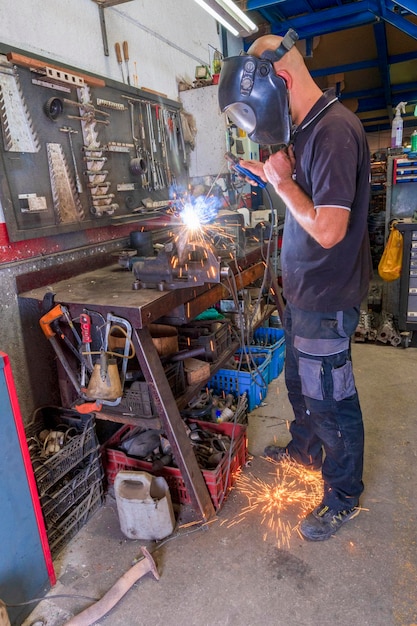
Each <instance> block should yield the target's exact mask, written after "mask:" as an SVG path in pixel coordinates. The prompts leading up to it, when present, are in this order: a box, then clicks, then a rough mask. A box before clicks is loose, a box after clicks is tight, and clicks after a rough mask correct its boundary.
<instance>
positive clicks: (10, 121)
mask: <svg viewBox="0 0 417 626" xmlns="http://www.w3.org/2000/svg"><path fill="white" fill-rule="evenodd" d="M0 67H1V72H0V120H1V125H2V128H3V139H4V149H5V150H6V151H8V152H30V153H35V152H39V150H40V143H39V140H38V137H37V134H36V132H35V130H34V128H33V123H32V119H31V117H30V114H29V111H28V108H27V106H26V103H25V99H24V96H23V92H22V89H21V87H20V83H19V77H18V74H17V72H16V71H15V69H14V67H13V66H12V64H11V63H8V62H7V61H4V60H1V62H0Z"/></svg>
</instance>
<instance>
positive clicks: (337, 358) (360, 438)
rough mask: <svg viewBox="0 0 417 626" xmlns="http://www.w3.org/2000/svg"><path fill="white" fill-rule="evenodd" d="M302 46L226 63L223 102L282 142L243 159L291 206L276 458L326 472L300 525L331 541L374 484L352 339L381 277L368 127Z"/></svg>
mask: <svg viewBox="0 0 417 626" xmlns="http://www.w3.org/2000/svg"><path fill="white" fill-rule="evenodd" d="M297 39H298V36H297V33H295V32H294V31H293V30H290V31H288V33H287V34H286V35H285V37H283V38H282V37H277V36H274V35H266V36H263V37H260V38H259V39H257V40H256V41H255V42H254V43H253V44H252V46H251V47H250V48H249V51H248V54H247V55H242V56H239V57H230V58H228V59H225V60H224V62H223V66H222V71H221V75H220V83H219V105H220V108H221V110H222V111H223V112H225V113H226V114H227V115H228V116H229V117H230V119H231V120H232V121H233V122H234V123H235V124H236V125H237V126H238V127H239V128H242V129H243V130H244V131H246V133H247V134H248V136H249V137H250V138H251V139H252V140H253V141H255V142H257V143H260V144H267V145H269V146H271V147H273V150H272V152H273V154H272V155H271V156H270V157H269V158H268V160H267V161H266V162H265V163H261V162H256V161H242V162H241V165H242V166H243V167H245V168H246V169H248V170H249V171H250V172H252V173H253V174H255V175H256V176H258V177H260V178H261V179H262V180H264V181H267V182H269V183H270V184H272V186H273V187H274V189H275V191H276V192H277V194H278V195H279V196H280V197H281V198H282V200H283V201H284V203H285V205H286V217H285V224H284V234H283V242H282V251H281V265H282V283H283V295H284V298H285V302H286V307H285V313H284V319H283V325H284V330H285V338H286V360H285V381H286V386H287V390H288V397H289V400H290V403H291V405H292V408H293V411H294V420H293V421H292V422H291V425H290V433H291V436H292V439H291V441H290V442H289V443H288V444H287V445H285V446H283V447H281V446H276V445H271V446H268V447H267V448H266V449H265V455H266V456H267V457H270V458H271V459H274V460H275V461H277V462H279V461H281V460H283V459H284V458H288V457H289V458H291V459H294V460H295V461H297V462H299V463H301V464H303V465H305V466H307V467H309V468H311V469H313V470H318V469H321V472H322V477H323V483H324V495H323V500H322V502H321V503H320V505H319V506H317V507H316V508H315V509H314V510H313V511H312V512H311V513H309V514H308V515H307V517H306V518H305V519H304V520H303V521H302V522H301V524H300V532H301V534H302V535H303V537H304V538H305V539H308V540H311V541H321V540H325V539H328V538H329V537H331V536H332V535H333V534H334V533H335V532H336V531H338V530H339V528H340V527H341V526H342V525H343V524H344V523H345V522H346V521H348V520H349V519H352V518H353V517H355V516H356V515H357V514H358V512H359V510H360V509H359V498H360V495H361V493H362V492H363V489H364V485H363V481H362V474H363V448H364V429H363V419H362V411H361V407H360V403H359V398H358V394H357V390H356V386H355V380H354V375H353V370H352V361H351V336H352V334H353V333H354V331H355V329H356V327H357V324H358V321H359V311H360V305H361V302H362V300H363V299H364V298H366V296H367V292H368V286H369V280H370V277H371V273H372V263H371V256H370V248H369V241H368V230H367V215H368V206H369V190H370V185H369V180H370V155H369V150H368V145H367V140H366V136H365V133H364V130H363V127H362V124H361V122H360V120H359V119H358V118H357V117H356V115H354V114H353V113H352V112H350V111H349V110H348V109H347V108H345V107H344V106H343V105H342V104H341V103H340V102H339V101H338V98H337V97H336V96H335V94H334V93H331V92H326V93H323V92H322V91H321V89H320V88H319V87H318V85H317V84H316V83H315V82H314V80H313V78H312V77H311V75H310V73H309V71H308V69H307V67H306V65H305V63H304V59H303V57H302V55H301V54H300V52H299V51H298V49H297V46H296V45H295V44H296V40H297ZM278 147H279V148H280V149H278ZM274 150H275V152H274Z"/></svg>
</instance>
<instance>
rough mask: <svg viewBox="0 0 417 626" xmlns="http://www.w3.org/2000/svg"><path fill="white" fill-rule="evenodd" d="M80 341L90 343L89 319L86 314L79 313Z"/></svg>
mask: <svg viewBox="0 0 417 626" xmlns="http://www.w3.org/2000/svg"><path fill="white" fill-rule="evenodd" d="M80 324H81V339H82V342H83V343H91V318H90V316H89V315H87V313H81V315H80Z"/></svg>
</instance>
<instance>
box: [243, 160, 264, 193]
mask: <svg viewBox="0 0 417 626" xmlns="http://www.w3.org/2000/svg"><path fill="white" fill-rule="evenodd" d="M239 165H241V166H242V167H244V168H245V169H247V170H249V171H250V172H252V173H253V174H255V175H256V176H258V177H259V178H260V179H261V180H264V181H265V182H266V183H267V182H268V179H267V177H266V176H265V172H264V164H263V163H262V162H261V161H254V160H249V161H244V160H243V159H241V160H240V161H239ZM246 182H247V183H249V184H250V185H253V186H255V187H256V186H257V183H256V182H255V181H253V180H252V179H251V178H246Z"/></svg>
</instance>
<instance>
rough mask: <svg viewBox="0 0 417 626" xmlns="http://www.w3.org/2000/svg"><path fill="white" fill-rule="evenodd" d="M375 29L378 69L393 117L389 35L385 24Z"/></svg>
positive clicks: (386, 104)
mask: <svg viewBox="0 0 417 626" xmlns="http://www.w3.org/2000/svg"><path fill="white" fill-rule="evenodd" d="M373 29H374V36H375V43H376V49H377V54H378V67H379V72H380V74H381V81H382V84H383V86H384V97H385V106H386V108H387V111H388V115H389V117H392V97H391V89H390V85H391V76H390V72H389V64H388V46H387V35H386V32H385V24H384V22H377V23H376V24H374V25H373Z"/></svg>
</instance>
